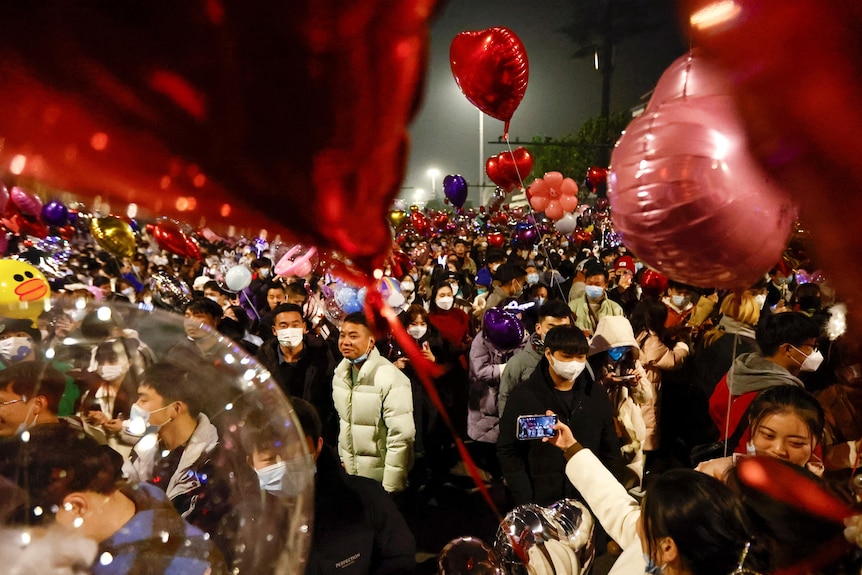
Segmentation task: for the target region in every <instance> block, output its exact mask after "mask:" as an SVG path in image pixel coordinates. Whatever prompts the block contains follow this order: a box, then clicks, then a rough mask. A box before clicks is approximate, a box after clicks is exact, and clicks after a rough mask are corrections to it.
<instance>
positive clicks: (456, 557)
mask: <svg viewBox="0 0 862 575" xmlns="http://www.w3.org/2000/svg"><path fill="white" fill-rule="evenodd" d="M437 566H438V567H439V571H440V574H441V575H467V574H470V575H505V573H506V572H505V571H504V570H503V567H502V564H501V563H500V559H499V557H498V556H497V554H496V553H495V552H494V550H493V549H491V548H490V547H488V545H487V544H486V543H485V542H484V541H482V540H481V539H477V538H475V537H459V538H458V539H453V540H452V541H450V542H449V543H447V544H446V546H445V547H444V548H443V550H442V551H441V552H440V557H439V559H438V560H437Z"/></svg>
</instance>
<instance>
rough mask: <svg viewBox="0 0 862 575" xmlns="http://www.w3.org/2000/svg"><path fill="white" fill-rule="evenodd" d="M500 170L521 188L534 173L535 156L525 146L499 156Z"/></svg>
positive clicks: (501, 153)
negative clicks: (531, 173)
mask: <svg viewBox="0 0 862 575" xmlns="http://www.w3.org/2000/svg"><path fill="white" fill-rule="evenodd" d="M497 161H498V162H499V164H500V169H502V170H503V173H505V174H506V175H507V176H508V177H509V180H510V181H512V182H515V185H517V186H521V185H522V184H523V182H524V181H525V180H526V179H527V177H529V175H530V172H532V171H533V155H532V154H531V153H530V151H529V150H527V149H526V148H524V147H523V146H518V147H517V148H515V149H514V150H512V151H511V152H510V151H509V150H506V151H503V152H500V153H499V154H497Z"/></svg>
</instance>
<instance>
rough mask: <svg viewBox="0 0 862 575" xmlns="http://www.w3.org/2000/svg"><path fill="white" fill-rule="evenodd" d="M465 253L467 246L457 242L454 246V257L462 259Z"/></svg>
mask: <svg viewBox="0 0 862 575" xmlns="http://www.w3.org/2000/svg"><path fill="white" fill-rule="evenodd" d="M466 252H467V246H466V245H464V242H458V243H457V244H455V255H456V256H458V257H459V258H463V257H464V254H465V253H466Z"/></svg>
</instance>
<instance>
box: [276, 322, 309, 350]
mask: <svg viewBox="0 0 862 575" xmlns="http://www.w3.org/2000/svg"><path fill="white" fill-rule="evenodd" d="M302 335H303V334H302V328H301V327H288V328H285V329H277V330H275V337H277V338H278V343H280V344H281V345H283V346H284V347H291V348H292V347H297V346H298V345H299V344H301V343H302Z"/></svg>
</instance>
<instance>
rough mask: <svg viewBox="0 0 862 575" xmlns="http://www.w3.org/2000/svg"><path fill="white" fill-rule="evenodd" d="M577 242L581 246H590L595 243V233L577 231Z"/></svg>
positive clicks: (579, 229) (580, 229) (582, 230)
mask: <svg viewBox="0 0 862 575" xmlns="http://www.w3.org/2000/svg"><path fill="white" fill-rule="evenodd" d="M574 237H575V241H576V242H578V243H581V244H589V243H592V241H593V232H588V231H586V230H584V229H582V228H578V229H576V230H575V236H574Z"/></svg>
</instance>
